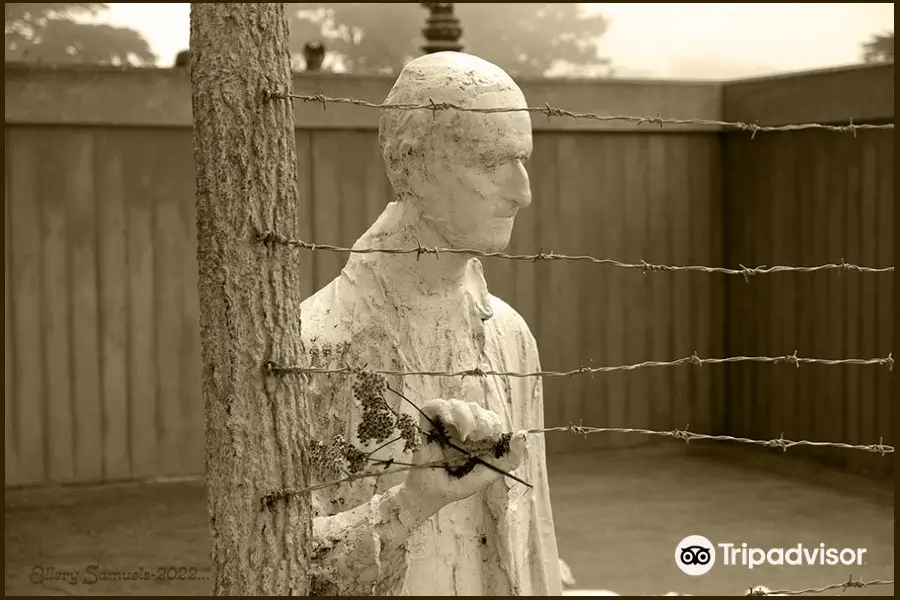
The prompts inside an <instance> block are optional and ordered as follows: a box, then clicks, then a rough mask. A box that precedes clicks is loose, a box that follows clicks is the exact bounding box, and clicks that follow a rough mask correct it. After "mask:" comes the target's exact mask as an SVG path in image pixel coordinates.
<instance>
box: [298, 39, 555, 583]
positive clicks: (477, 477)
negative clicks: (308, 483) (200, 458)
mask: <svg viewBox="0 0 900 600" xmlns="http://www.w3.org/2000/svg"><path fill="white" fill-rule="evenodd" d="M431 100H433V101H434V102H438V103H439V102H451V103H453V104H456V105H461V106H465V107H483V108H491V107H495V108H496V107H504V108H521V107H525V106H526V104H525V98H524V96H523V95H522V92H521V91H520V90H519V88H518V86H516V84H515V83H514V82H513V81H512V79H510V77H509V76H508V75H507V74H506V73H505V72H504V71H502V70H501V69H500V68H498V67H496V66H495V65H493V64H491V63H488V62H486V61H484V60H482V59H479V58H477V57H474V56H471V55H468V54H464V53H459V52H441V53H436V54H431V55H427V56H423V57H421V58H418V59H416V60H413V61H412V62H410V63H408V64H407V65H406V67H405V68H404V69H403V71H402V72H401V73H400V75H399V77H398V79H397V81H396V83H395V85H394V87H393V88H392V89H391V91H390V94H389V95H388V97H387V100H386V102H388V103H400V104H427V103H429V101H431ZM379 143H380V147H381V150H382V154H383V157H384V162H385V165H386V168H387V173H388V177H389V179H390V183H391V185H392V186H393V188H394V190H395V192H396V194H397V200H396V201H394V202H392V203H390V204H389V205H388V206H387V207H386V208H385V210H384V212H383V213H382V214H381V216H380V217H379V218H378V220H377V221H376V222H375V224H374V225H372V226H371V227H370V228H369V230H368V231H366V232H365V233H364V234H363V235H362V237H360V238H359V240H358V241H357V242H356V245H355V248H415V247H416V246H417V244H421V245H422V246H425V247H442V248H448V247H450V248H467V249H476V250H480V251H498V250H502V249H503V248H505V247H506V246H507V244H508V243H509V239H510V235H511V233H512V228H513V220H514V217H515V215H516V212H517V211H518V210H519V209H521V208H525V207H527V206H528V205H529V203H530V202H531V191H530V185H529V180H528V174H527V172H526V170H525V166H524V162H525V161H526V160H527V159H528V157H529V156H530V154H531V151H532V137H531V119H530V116H529V114H528V113H527V112H504V113H472V112H461V111H456V110H441V111H437V112H433V111H430V110H412V111H409V110H391V109H385V110H382V112H381V121H380V124H379ZM301 317H302V323H303V343H304V346H305V348H306V352H307V353H308V355H309V357H310V359H309V360H310V364H311V366H313V367H320V368H339V367H344V366H345V365H348V364H349V365H354V366H360V367H365V368H367V369H370V370H392V371H440V372H458V371H463V370H467V369H472V368H475V367H479V368H481V369H482V370H484V371H503V372H510V371H512V372H533V371H539V370H540V364H539V359H538V351H537V346H536V343H535V340H534V337H533V336H532V334H531V332H530V331H529V329H528V326H527V325H526V324H525V321H524V320H523V319H522V317H521V316H520V315H519V314H518V313H516V311H515V310H513V309H512V308H511V307H510V306H509V305H508V304H506V303H505V302H504V301H502V300H500V299H499V298H497V297H495V296H492V295H491V294H490V293H489V292H488V289H487V286H486V283H485V280H484V277H483V274H482V267H481V263H480V262H479V260H478V259H475V258H472V257H471V256H470V255H466V254H455V253H454V254H449V253H444V254H440V255H438V256H435V255H433V254H425V255H422V256H417V255H416V254H399V255H398V254H385V253H354V254H351V255H350V258H349V259H348V262H347V264H346V266H345V267H344V269H343V270H342V272H341V274H340V275H339V276H338V277H337V278H335V279H334V280H333V281H332V282H331V283H330V284H328V285H327V286H326V287H325V288H323V289H322V290H320V291H319V292H317V293H316V294H315V295H313V296H312V297H310V298H309V299H307V300H306V301H305V302H304V303H303V305H302V306H301ZM387 382H388V385H389V386H390V387H391V388H392V389H393V390H397V391H399V392H400V393H401V394H403V395H404V396H406V397H407V398H408V399H410V400H411V401H413V402H414V403H416V404H418V405H421V406H424V407H425V409H426V411H427V412H428V413H429V414H430V415H431V416H438V417H440V418H441V420H442V421H443V422H444V423H445V424H446V425H447V426H448V432H450V433H452V434H453V435H454V437H455V439H456V440H458V441H465V442H471V441H473V440H479V439H496V438H497V437H498V436H499V434H501V433H503V432H523V431H524V430H527V429H532V428H540V427H542V426H543V420H544V419H543V394H542V386H541V381H540V379H539V378H509V377H499V376H487V377H466V378H462V377H449V376H440V377H435V376H403V377H399V376H398V377H393V376H388V377H387ZM309 391H310V395H309V398H310V399H311V400H310V405H311V410H312V414H313V415H314V417H313V418H314V420H315V422H314V423H313V424H312V434H313V437H314V439H316V440H321V441H323V442H327V441H328V440H331V439H332V438H333V437H334V436H335V435H339V436H343V438H344V439H345V440H347V441H348V442H353V443H356V445H357V446H358V447H360V448H361V449H364V450H366V451H370V450H374V449H376V448H378V446H379V444H377V443H374V442H370V443H368V444H362V443H359V441H358V440H357V433H358V426H359V423H360V420H361V419H362V410H363V409H362V408H361V406H360V403H359V402H358V401H357V400H356V399H355V398H354V390H353V377H348V376H346V375H345V374H337V375H330V374H328V375H326V374H313V375H311V376H310V380H309ZM389 396H390V397H389ZM385 400H387V401H388V403H389V404H390V406H391V407H392V410H395V411H398V412H399V411H402V412H403V413H404V414H410V415H416V413H415V408H414V407H411V406H410V405H409V403H407V402H404V401H402V400H401V399H400V398H399V397H397V396H395V395H389V394H386V395H385ZM417 418H418V417H417ZM404 450H405V449H404V447H403V444H402V443H396V444H388V445H387V446H386V447H384V448H381V449H380V450H379V451H378V452H376V453H375V454H374V455H373V457H375V458H380V459H395V460H397V461H402V460H406V461H407V462H410V463H415V464H421V463H423V462H430V461H433V460H437V459H440V458H441V457H442V456H446V455H445V454H444V452H445V451H444V450H443V449H442V447H441V446H440V445H438V444H435V443H424V444H422V446H421V447H420V448H419V449H418V450H416V451H415V452H405V451H404ZM448 452H449V451H448ZM491 461H492V464H494V465H495V466H497V467H499V468H500V469H503V470H506V471H510V472H512V474H514V475H515V476H516V477H518V478H520V479H522V480H524V481H527V482H528V483H529V484H531V486H532V487H528V486H526V485H523V484H522V483H519V482H517V481H515V480H513V479H511V478H509V477H506V476H504V475H501V474H498V473H496V472H495V471H493V470H489V469H487V468H486V467H484V466H477V467H475V468H474V470H472V471H471V472H469V473H468V474H465V475H463V476H453V475H451V474H448V473H447V472H446V471H445V470H444V469H439V468H438V469H414V470H409V471H406V472H402V473H397V474H394V475H385V476H381V477H378V478H366V479H360V480H356V481H353V482H350V483H344V484H341V485H340V486H333V487H329V488H325V489H322V490H319V491H317V492H315V495H314V497H313V510H314V515H315V517H314V521H313V533H314V539H315V542H314V550H313V555H312V561H313V564H312V567H311V568H312V571H313V588H312V592H313V593H314V594H318V595H325V594H330V595H349V594H362V595H366V594H376V595H407V594H408V595H457V594H458V595H475V594H478V595H482V594H484V595H537V594H541V595H559V594H560V593H561V586H560V574H559V562H558V560H559V559H558V554H557V546H556V537H555V533H554V528H553V517H552V513H551V509H550V495H549V489H548V482H547V469H546V462H545V450H544V440H543V436H541V435H530V436H526V435H525V434H524V433H517V434H516V435H515V436H514V437H513V438H512V440H511V442H510V444H509V451H508V452H507V453H506V454H505V455H503V456H502V457H500V458H493V457H492V458H491ZM369 470H371V469H369ZM314 479H316V480H317V481H325V480H328V478H327V477H325V476H315V477H314Z"/></svg>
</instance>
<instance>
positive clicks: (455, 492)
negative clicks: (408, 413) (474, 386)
mask: <svg viewBox="0 0 900 600" xmlns="http://www.w3.org/2000/svg"><path fill="white" fill-rule="evenodd" d="M421 409H422V412H423V413H425V414H426V415H427V416H428V419H426V418H424V417H423V418H421V420H420V427H421V428H422V430H423V431H425V432H430V431H433V430H434V427H433V426H432V423H431V422H435V423H438V424H439V426H440V427H442V428H443V430H444V432H445V433H446V434H447V436H448V437H449V440H450V442H451V443H452V444H454V445H456V446H457V447H459V448H465V449H472V451H473V453H474V454H476V455H478V456H481V457H482V458H484V460H486V461H487V462H489V463H490V464H491V465H493V466H495V467H497V468H498V469H500V470H502V471H506V472H511V471H512V470H513V469H515V468H517V467H518V466H519V464H520V463H521V462H522V455H523V454H524V450H525V434H523V433H516V434H513V436H512V438H511V439H510V440H509V449H508V451H505V452H504V453H503V455H502V456H500V457H499V458H498V457H497V456H496V454H495V452H493V451H487V452H486V451H485V449H486V448H487V449H488V450H490V448H491V447H492V446H493V445H494V444H496V443H498V442H499V441H500V436H501V434H503V429H502V427H501V420H500V416H499V415H497V413H495V412H493V411H490V410H486V409H484V408H481V407H480V406H479V405H478V404H476V403H475V402H466V401H462V400H456V399H450V400H442V399H438V400H431V401H429V402H427V403H425V404H424V405H423V406H422V407H421ZM475 449H481V451H480V452H479V451H476V450H475ZM466 460H467V457H466V456H465V455H464V454H463V453H461V452H460V451H459V450H457V449H454V448H452V447H450V446H449V445H445V444H441V443H439V442H438V441H430V440H424V441H423V443H422V445H421V447H420V448H419V450H417V451H416V453H415V456H414V459H413V462H415V463H416V464H427V463H433V462H439V461H440V462H443V461H446V462H447V463H448V464H450V465H453V466H454V467H456V466H459V465H463V464H464V463H465V462H466ZM453 470H454V471H455V472H448V470H447V469H445V468H420V469H412V470H410V471H409V473H408V475H407V478H406V483H405V487H406V488H407V491H409V492H412V494H413V495H414V496H417V497H419V498H420V499H421V500H422V501H423V502H425V503H427V504H430V505H431V506H433V507H434V509H435V510H439V509H440V508H441V507H443V506H445V505H447V504H449V503H451V502H455V501H457V500H462V499H463V498H467V497H469V496H471V495H472V494H474V493H475V492H477V491H479V490H480V489H482V488H484V487H485V486H487V485H489V484H490V483H492V482H494V481H496V480H497V479H498V478H499V477H503V475H502V474H500V473H498V472H497V471H494V470H491V469H490V468H489V467H486V466H484V465H483V464H477V465H475V466H474V468H471V470H469V469H468V468H464V469H462V470H459V469H453ZM463 473H465V474H463Z"/></svg>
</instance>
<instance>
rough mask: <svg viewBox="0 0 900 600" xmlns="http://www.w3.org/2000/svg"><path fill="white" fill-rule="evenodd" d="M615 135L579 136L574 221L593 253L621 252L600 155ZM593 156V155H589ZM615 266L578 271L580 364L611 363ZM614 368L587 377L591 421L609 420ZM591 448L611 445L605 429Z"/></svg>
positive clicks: (583, 245)
mask: <svg viewBox="0 0 900 600" xmlns="http://www.w3.org/2000/svg"><path fill="white" fill-rule="evenodd" d="M614 140H615V138H614V136H610V135H606V134H603V133H597V134H593V135H584V136H580V137H579V141H578V149H579V152H580V155H581V156H582V157H584V158H582V159H581V160H580V161H579V173H578V180H579V183H580V189H581V192H580V203H579V204H580V210H579V216H578V217H576V218H575V220H574V221H573V222H572V224H571V226H572V227H578V228H580V235H579V240H578V242H579V243H578V248H577V251H578V252H579V253H583V254H586V255H589V256H598V257H610V256H612V255H613V254H615V252H614V251H610V249H609V248H608V247H607V245H608V240H607V239H606V232H608V231H609V230H610V229H611V228H612V227H611V226H610V222H609V220H608V218H607V215H608V214H609V206H610V205H612V204H617V203H618V202H617V198H616V197H615V196H612V195H610V193H609V182H608V181H607V180H606V177H605V173H604V172H603V171H604V170H603V169H602V168H601V167H600V165H599V164H598V165H595V161H597V160H599V161H601V162H602V161H605V160H606V159H607V157H609V156H611V154H612V152H613V143H614ZM585 159H587V160H585ZM613 269H615V267H609V266H606V265H596V264H587V263H579V264H578V265H577V269H576V272H575V277H576V278H577V282H578V286H579V298H578V301H579V308H578V310H579V314H580V316H581V327H580V329H581V332H582V335H581V343H580V349H579V350H578V356H579V359H578V362H579V364H582V365H586V366H592V367H599V366H604V365H608V364H609V360H608V357H607V353H606V341H605V339H604V338H605V336H606V333H607V322H606V314H607V308H606V304H607V302H608V293H609V285H608V282H609V273H610V271H612V270H613ZM607 375H608V374H599V375H596V376H593V377H590V376H583V377H581V380H582V381H581V385H582V390H583V391H582V393H583V402H582V404H581V408H580V412H581V415H582V418H583V419H584V422H585V423H588V424H591V425H599V426H603V427H606V426H609V424H608V418H607V416H608V413H609V405H610V399H609V397H608V396H607V395H606V393H605V389H606V386H605V383H604V379H605V378H606V377H607ZM585 444H586V445H587V446H588V447H590V448H598V447H602V448H606V447H609V441H608V438H607V436H605V435H594V436H590V437H588V439H587V440H585Z"/></svg>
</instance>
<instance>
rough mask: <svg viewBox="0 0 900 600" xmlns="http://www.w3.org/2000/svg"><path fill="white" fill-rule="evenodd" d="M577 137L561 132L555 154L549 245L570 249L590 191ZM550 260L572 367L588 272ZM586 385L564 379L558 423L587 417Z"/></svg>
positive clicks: (575, 247) (560, 348)
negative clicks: (553, 207) (551, 238)
mask: <svg viewBox="0 0 900 600" xmlns="http://www.w3.org/2000/svg"><path fill="white" fill-rule="evenodd" d="M581 137H582V136H580V135H578V134H572V133H569V134H566V135H563V136H561V137H560V139H559V143H558V146H557V154H556V169H557V188H556V197H555V198H554V199H553V201H552V204H553V205H555V208H556V215H555V224H556V227H557V229H556V231H554V240H553V245H552V246H551V247H552V248H553V249H554V251H556V252H562V253H563V254H569V255H578V254H581V253H582V246H581V228H582V227H583V226H584V225H583V223H584V215H583V213H582V210H583V206H584V204H585V203H587V202H590V198H589V197H588V195H589V193H590V192H589V190H587V189H585V186H584V184H583V181H584V171H583V170H582V163H581V161H580V160H579V157H580V156H581V153H582V151H583V146H582V144H581V142H580V139H581ZM546 201H547V200H545V202H546ZM548 266H549V268H550V269H551V274H550V285H551V286H552V289H553V290H554V293H555V294H557V298H556V302H555V303H554V304H553V306H555V307H556V309H557V310H558V311H559V317H558V319H559V321H558V322H559V327H560V329H559V331H558V334H557V335H558V336H559V337H558V340H559V341H558V345H557V352H558V354H559V362H560V364H561V366H560V370H565V371H567V370H570V369H576V368H578V367H580V366H582V365H583V364H587V362H588V357H586V356H583V355H581V353H580V350H581V347H582V339H581V338H582V329H583V325H584V321H583V317H582V316H581V313H580V309H581V307H580V302H579V296H580V295H581V294H582V293H584V292H585V291H586V288H587V287H589V286H590V283H589V282H588V281H586V280H585V279H584V277H585V276H586V275H587V273H586V272H585V271H584V270H582V269H581V267H584V266H585V265H580V264H576V263H573V262H570V261H555V262H552V263H551V264H550V265H548ZM584 385H585V378H584V376H580V375H579V376H576V377H571V378H568V379H566V380H565V381H563V382H562V386H563V388H562V390H561V391H562V395H561V398H562V399H563V400H562V401H561V402H560V408H561V411H560V413H559V419H560V421H561V422H562V423H579V422H580V421H581V420H582V419H584V418H585V416H586V415H585V414H584V412H583V407H582V405H583V398H584V391H585V388H584ZM585 422H588V421H585ZM575 439H577V438H575V437H573V440H575ZM584 442H585V440H584V439H583V438H582V439H577V442H576V445H577V446H578V447H582V446H583V445H584Z"/></svg>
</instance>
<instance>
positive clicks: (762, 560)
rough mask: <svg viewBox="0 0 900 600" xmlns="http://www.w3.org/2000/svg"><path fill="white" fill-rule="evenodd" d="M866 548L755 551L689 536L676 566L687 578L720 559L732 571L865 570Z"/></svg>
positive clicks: (799, 546)
mask: <svg viewBox="0 0 900 600" xmlns="http://www.w3.org/2000/svg"><path fill="white" fill-rule="evenodd" d="M866 551H867V549H866V548H831V547H827V546H825V544H819V545H818V546H805V545H803V544H797V545H796V546H791V547H789V548H769V549H767V550H764V549H762V548H754V547H752V546H748V545H747V543H742V544H733V543H719V544H713V543H712V542H711V541H709V539H707V538H705V537H703V536H702V535H689V536H688V537H686V538H684V539H683V540H681V541H680V542H679V543H678V545H677V546H676V547H675V564H676V565H677V566H678V568H679V569H681V571H682V572H683V573H685V574H687V575H692V576H696V575H704V574H706V573H708V572H709V570H710V569H712V568H713V566H714V565H715V564H716V559H717V557H718V558H719V559H720V562H721V564H723V565H725V566H728V567H733V566H742V567H746V568H748V569H753V568H754V567H759V566H762V565H772V566H800V565H807V566H811V565H821V566H832V567H833V566H837V565H839V564H840V565H844V566H850V565H856V566H862V565H863V564H865V563H864V562H863V556H864V555H865V553H866Z"/></svg>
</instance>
